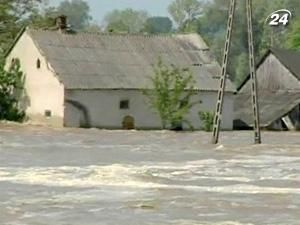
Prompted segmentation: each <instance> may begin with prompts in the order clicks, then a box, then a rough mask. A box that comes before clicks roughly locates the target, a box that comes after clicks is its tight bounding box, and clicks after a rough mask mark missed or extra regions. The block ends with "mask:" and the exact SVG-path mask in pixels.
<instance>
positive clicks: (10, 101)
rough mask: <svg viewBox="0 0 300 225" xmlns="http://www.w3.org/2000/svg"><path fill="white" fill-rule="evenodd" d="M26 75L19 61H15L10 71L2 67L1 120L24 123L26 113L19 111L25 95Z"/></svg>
mask: <svg viewBox="0 0 300 225" xmlns="http://www.w3.org/2000/svg"><path fill="white" fill-rule="evenodd" d="M23 86H24V74H23V72H22V71H21V69H20V62H19V60H15V61H14V62H13V63H12V65H11V67H10V68H9V70H8V71H6V70H5V69H4V68H3V66H1V67H0V120H8V121H16V122H22V121H23V120H24V118H25V113H24V112H23V111H22V110H20V109H19V102H18V101H19V99H20V97H21V95H22V93H23Z"/></svg>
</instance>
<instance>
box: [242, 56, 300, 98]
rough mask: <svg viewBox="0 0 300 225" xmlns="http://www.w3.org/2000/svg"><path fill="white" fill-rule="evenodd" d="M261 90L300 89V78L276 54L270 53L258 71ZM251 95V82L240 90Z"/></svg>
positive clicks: (259, 88)
mask: <svg viewBox="0 0 300 225" xmlns="http://www.w3.org/2000/svg"><path fill="white" fill-rule="evenodd" d="M256 73H257V83H258V90H259V91H278V90H299V91H300V82H299V80H298V79H297V78H296V77H295V76H294V75H293V74H291V72H290V71H289V70H288V69H287V68H286V67H285V66H284V65H282V63H281V62H280V61H279V60H278V59H277V58H276V56H274V55H273V54H270V55H269V56H268V57H267V58H266V59H265V61H264V62H263V63H262V64H261V65H260V67H259V68H258V69H257V71H256ZM240 92H242V93H249V98H250V97H251V96H250V94H251V82H249V81H248V82H247V83H246V84H245V85H244V86H243V88H242V89H241V90H240Z"/></svg>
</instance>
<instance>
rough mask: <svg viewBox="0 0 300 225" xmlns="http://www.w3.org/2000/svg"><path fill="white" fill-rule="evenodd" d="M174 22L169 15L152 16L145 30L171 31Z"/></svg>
mask: <svg viewBox="0 0 300 225" xmlns="http://www.w3.org/2000/svg"><path fill="white" fill-rule="evenodd" d="M172 28H173V22H172V20H170V18H169V17H150V18H148V19H147V21H146V23H145V27H144V31H145V32H147V33H149V34H162V33H170V32H171V31H172Z"/></svg>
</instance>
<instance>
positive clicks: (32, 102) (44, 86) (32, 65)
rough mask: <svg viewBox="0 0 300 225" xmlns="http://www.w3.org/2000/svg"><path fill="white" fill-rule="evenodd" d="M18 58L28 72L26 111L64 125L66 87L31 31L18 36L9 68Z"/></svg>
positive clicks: (8, 56)
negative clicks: (36, 43) (34, 39)
mask: <svg viewBox="0 0 300 225" xmlns="http://www.w3.org/2000/svg"><path fill="white" fill-rule="evenodd" d="M16 58H17V59H19V60H20V64H21V70H22V71H23V73H24V74H25V93H24V98H23V99H22V102H21V103H22V104H21V105H22V107H23V108H24V109H25V111H26V114H27V115H28V116H29V117H30V118H31V119H33V118H35V119H38V120H41V122H42V120H43V122H47V121H51V120H55V122H53V121H52V122H51V123H52V124H53V123H55V124H57V125H60V124H61V125H62V118H63V112H64V110H63V108H64V86H63V84H62V83H61V82H60V81H59V80H58V78H57V76H56V75H55V72H54V70H53V69H52V67H51V65H50V64H49V63H48V61H47V59H46V58H45V57H44V56H43V55H42V53H41V52H40V51H39V49H38V48H37V46H36V45H35V43H34V41H33V39H32V38H31V36H30V35H29V34H28V31H27V30H25V31H24V32H23V33H22V34H21V35H20V36H19V37H18V39H17V41H16V42H15V44H14V45H13V47H12V48H11V50H10V51H9V52H8V54H7V57H6V68H7V67H8V66H9V65H10V64H11V62H12V61H13V60H14V59H16ZM49 112H51V113H49ZM49 114H50V116H51V118H50V117H49Z"/></svg>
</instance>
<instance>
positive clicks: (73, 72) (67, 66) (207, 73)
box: [26, 29, 235, 92]
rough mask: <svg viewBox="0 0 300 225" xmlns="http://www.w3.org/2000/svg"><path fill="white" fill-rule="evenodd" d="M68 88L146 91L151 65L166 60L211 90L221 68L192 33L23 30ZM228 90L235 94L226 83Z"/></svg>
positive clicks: (231, 87) (149, 83)
mask: <svg viewBox="0 0 300 225" xmlns="http://www.w3.org/2000/svg"><path fill="white" fill-rule="evenodd" d="M26 32H28V34H29V35H30V36H31V37H32V39H33V41H34V43H35V45H36V46H37V48H38V49H39V50H40V52H41V53H42V54H43V55H44V56H45V57H46V59H47V60H48V62H49V63H50V65H51V66H52V68H53V69H54V71H55V72H56V74H57V75H58V78H59V79H60V81H61V82H62V83H63V84H64V85H65V87H66V88H67V89H144V88H146V87H148V88H151V87H150V86H151V82H150V77H151V76H152V74H153V68H152V65H153V63H156V62H157V59H158V57H159V56H160V57H161V58H162V59H163V60H164V61H165V62H167V63H169V64H174V65H176V66H180V67H189V68H190V69H191V70H192V71H193V73H194V79H195V81H196V84H195V88H197V89H198V90H207V91H211V90H212V91H215V90H217V89H218V87H219V80H218V79H214V78H213V77H215V76H218V75H219V73H220V70H221V68H220V66H219V64H218V63H217V61H216V60H215V59H214V58H213V57H212V56H211V54H210V52H209V49H208V47H207V45H206V43H205V42H204V41H203V40H202V38H201V37H200V36H199V35H197V34H187V35H167V36H166V35H165V36H163V35H162V36H160V35H158V36H157V35H156V36H150V35H129V34H104V33H97V34H91V33H78V34H66V33H60V32H57V31H45V30H34V29H27V31H26ZM227 84H228V85H227V91H231V92H235V88H234V86H233V84H232V83H231V82H230V81H228V82H227Z"/></svg>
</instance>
